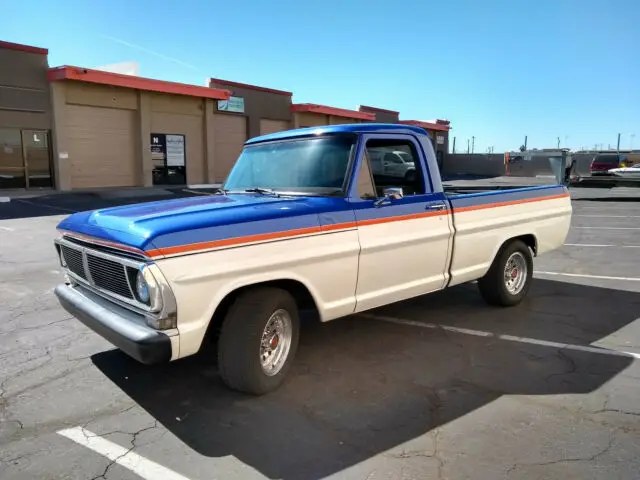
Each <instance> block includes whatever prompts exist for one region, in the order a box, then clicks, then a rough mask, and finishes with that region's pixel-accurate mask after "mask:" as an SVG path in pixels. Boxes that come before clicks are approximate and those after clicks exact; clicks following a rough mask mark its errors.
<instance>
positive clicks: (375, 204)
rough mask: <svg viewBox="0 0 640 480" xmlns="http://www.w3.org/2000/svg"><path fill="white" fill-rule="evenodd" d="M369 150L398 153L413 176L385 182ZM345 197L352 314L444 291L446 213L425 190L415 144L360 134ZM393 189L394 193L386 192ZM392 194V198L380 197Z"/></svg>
mask: <svg viewBox="0 0 640 480" xmlns="http://www.w3.org/2000/svg"><path fill="white" fill-rule="evenodd" d="M370 149H375V150H379V149H388V150H389V151H403V152H406V153H407V154H408V155H410V156H411V158H412V159H413V162H414V165H415V167H416V170H415V175H411V176H404V177H400V178H398V177H395V178H391V177H390V176H388V175H384V174H381V175H379V174H377V173H376V171H375V170H372V168H371V165H370V161H369V158H370V155H369V153H368V152H369V150H370ZM358 152H359V155H358V160H357V162H356V169H357V170H356V181H355V182H353V185H352V187H351V188H350V192H349V198H350V201H351V203H352V205H353V208H354V213H355V219H356V224H357V229H358V237H359V241H360V249H361V250H360V259H359V268H358V284H357V287H356V311H362V310H367V309H369V308H374V307H377V306H380V305H385V304H388V303H392V302H396V301H399V300H404V299H407V298H410V297H414V296H417V295H422V294H425V293H429V292H432V291H435V290H439V289H442V288H444V286H445V284H446V279H447V262H448V258H449V248H450V238H451V235H452V227H451V214H450V213H451V212H450V210H449V205H448V202H446V200H445V196H444V193H442V192H438V193H435V192H433V191H431V187H430V183H431V182H429V181H425V179H427V178H428V177H427V176H426V173H427V172H426V171H425V166H426V162H424V158H423V153H422V149H421V146H420V145H419V144H418V143H417V142H416V141H415V139H414V138H413V137H412V136H409V135H393V136H389V135H365V136H363V137H362V138H361V141H360V145H359V149H358ZM391 189H399V190H391ZM392 191H393V192H397V193H400V192H401V195H396V198H391V197H389V196H387V197H385V193H389V192H392Z"/></svg>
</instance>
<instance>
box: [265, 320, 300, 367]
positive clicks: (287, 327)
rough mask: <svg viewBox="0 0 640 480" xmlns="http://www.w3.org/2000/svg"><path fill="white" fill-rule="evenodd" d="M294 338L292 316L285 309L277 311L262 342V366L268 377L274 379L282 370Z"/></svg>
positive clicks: (266, 328) (267, 327)
mask: <svg viewBox="0 0 640 480" xmlns="http://www.w3.org/2000/svg"><path fill="white" fill-rule="evenodd" d="M292 338H293V327H292V322H291V315H289V312H287V311H286V310H284V309H279V310H276V311H275V312H273V314H271V317H269V321H268V322H267V325H266V326H265V327H264V330H263V332H262V339H261V341H260V364H261V365H262V371H263V372H264V373H265V374H266V375H268V376H270V377H272V376H274V375H277V374H278V372H280V370H282V367H283V366H284V364H285V362H286V361H287V357H288V356H289V351H290V350H291V341H292Z"/></svg>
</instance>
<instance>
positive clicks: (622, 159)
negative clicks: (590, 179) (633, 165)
mask: <svg viewBox="0 0 640 480" xmlns="http://www.w3.org/2000/svg"><path fill="white" fill-rule="evenodd" d="M627 163H628V159H627V156H626V155H618V154H616V153H601V154H599V155H596V157H595V158H594V159H593V160H592V161H591V167H590V168H589V170H590V172H591V175H611V174H610V173H609V170H611V169H612V168H623V167H626V166H627Z"/></svg>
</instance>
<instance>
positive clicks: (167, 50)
mask: <svg viewBox="0 0 640 480" xmlns="http://www.w3.org/2000/svg"><path fill="white" fill-rule="evenodd" d="M3 3H4V7H1V8H0V10H1V14H0V39H2V40H6V41H13V42H18V43H26V44H32V45H36V46H42V47H46V48H49V63H50V65H51V66H57V65H62V64H70V65H79V66H83V67H92V66H99V65H104V64H109V63H116V62H122V61H137V62H139V64H140V74H141V75H142V76H147V77H153V78H161V79H167V80H174V81H179V82H186V83H195V84H198V85H203V84H204V82H205V79H206V78H208V77H211V76H213V77H219V78H224V79H229V80H236V81H240V82H246V83H252V84H257V85H263V86H267V87H272V88H279V89H283V90H290V91H293V92H294V102H312V103H320V104H325V105H331V106H336V107H342V108H351V109H354V108H356V107H357V105H359V104H365V105H375V106H379V107H383V108H389V109H392V110H399V111H400V112H401V118H404V119H420V120H428V119H434V118H447V119H449V120H451V124H452V127H453V131H452V135H453V136H456V137H457V144H458V149H460V148H462V147H463V146H464V148H466V143H467V139H468V138H470V137H471V136H472V135H474V136H475V137H476V151H485V150H486V148H487V147H489V146H494V147H495V151H504V149H516V148H518V147H519V145H520V144H521V143H522V142H523V139H524V136H525V134H526V135H528V136H529V146H530V147H538V148H543V147H550V146H555V145H556V138H557V137H558V136H559V137H560V139H561V143H562V146H565V145H567V146H569V147H572V148H580V147H581V146H591V147H593V145H594V144H595V143H603V144H604V145H605V147H606V146H607V145H608V144H609V143H611V144H612V145H614V146H615V143H616V139H617V134H618V133H619V132H620V133H622V143H621V147H623V148H628V147H629V142H630V138H631V134H636V137H635V138H634V140H633V141H634V147H635V148H640V1H639V0H608V1H607V0H503V1H490V0H488V1H482V0H449V1H447V0H440V1H430V0H413V1H412V0H395V1H389V0H386V1H380V0H369V1H366V0H326V1H320V2H309V1H303V0H298V1H291V0H280V1H264V0H253V1H248V0H246V1H243V0H235V1H213V0H200V1H189V0H180V1H175V0H174V1H166V0H155V1H153V2H150V1H142V0H138V1H136V0H127V1H123V0H110V1H107V0H93V1H85V2H79V1H75V0H66V1H60V2H53V3H52V2H51V1H50V0H47V1H45V0H34V1H29V0H25V1H24V2H8V1H7V2H3ZM8 5H10V7H8ZM565 139H566V141H565Z"/></svg>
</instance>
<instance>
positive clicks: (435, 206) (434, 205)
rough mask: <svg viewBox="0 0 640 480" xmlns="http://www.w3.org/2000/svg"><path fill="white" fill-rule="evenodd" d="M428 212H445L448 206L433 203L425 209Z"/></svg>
mask: <svg viewBox="0 0 640 480" xmlns="http://www.w3.org/2000/svg"><path fill="white" fill-rule="evenodd" d="M425 208H426V209H427V210H444V209H445V208H447V206H446V205H445V204H444V203H432V204H430V205H427V206H426V207H425Z"/></svg>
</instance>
